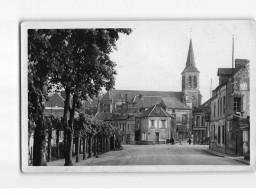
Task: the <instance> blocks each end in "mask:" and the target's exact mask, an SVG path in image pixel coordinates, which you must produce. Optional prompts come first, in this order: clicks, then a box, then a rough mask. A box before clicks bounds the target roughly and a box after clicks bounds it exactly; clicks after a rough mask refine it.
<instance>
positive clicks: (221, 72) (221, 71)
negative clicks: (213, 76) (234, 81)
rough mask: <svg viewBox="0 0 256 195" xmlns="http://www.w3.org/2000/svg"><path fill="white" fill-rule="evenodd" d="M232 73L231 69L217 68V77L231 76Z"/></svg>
mask: <svg viewBox="0 0 256 195" xmlns="http://www.w3.org/2000/svg"><path fill="white" fill-rule="evenodd" d="M232 73H233V68H218V72H217V76H219V75H226V76H231V75H232Z"/></svg>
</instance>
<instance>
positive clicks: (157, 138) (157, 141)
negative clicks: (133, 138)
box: [156, 133, 159, 144]
mask: <svg viewBox="0 0 256 195" xmlns="http://www.w3.org/2000/svg"><path fill="white" fill-rule="evenodd" d="M156 144H159V133H156Z"/></svg>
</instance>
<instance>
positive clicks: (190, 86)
mask: <svg viewBox="0 0 256 195" xmlns="http://www.w3.org/2000/svg"><path fill="white" fill-rule="evenodd" d="M188 87H189V88H192V76H189V77H188Z"/></svg>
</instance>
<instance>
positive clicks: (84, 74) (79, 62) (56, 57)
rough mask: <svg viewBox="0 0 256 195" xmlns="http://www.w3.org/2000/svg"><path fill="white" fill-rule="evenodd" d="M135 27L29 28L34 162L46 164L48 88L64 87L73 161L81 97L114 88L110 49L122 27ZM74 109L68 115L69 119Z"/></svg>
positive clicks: (66, 128) (67, 150)
mask: <svg viewBox="0 0 256 195" xmlns="http://www.w3.org/2000/svg"><path fill="white" fill-rule="evenodd" d="M131 32H132V31H131V29H54V30H51V29H50V30H49V29H48V30H47V29H46V30H35V29H31V30H29V32H28V51H29V56H28V61H29V68H28V69H29V81H28V82H29V111H30V113H33V114H32V115H33V120H34V121H35V124H36V128H35V135H34V137H35V142H34V143H35V144H34V151H35V152H34V154H35V156H34V162H35V163H33V164H34V165H37V166H39V165H43V164H45V163H44V162H43V156H44V155H43V154H44V148H45V124H44V102H45V100H46V98H47V91H50V90H51V89H52V88H53V87H54V88H56V89H57V90H58V89H61V88H64V90H65V93H66V99H65V105H64V116H63V128H64V132H65V133H64V139H65V141H64V142H66V148H65V165H66V166H70V165H72V145H73V134H74V128H73V124H74V114H75V110H76V109H77V108H78V107H80V106H81V103H80V100H82V99H84V100H86V99H87V98H88V97H92V96H97V95H98V92H99V91H100V90H101V88H102V87H105V88H106V90H110V89H112V88H113V86H114V83H115V78H114V75H115V74H116V71H115V69H114V67H115V66H116V64H115V63H114V62H113V61H112V60H111V59H110V58H109V54H110V53H111V52H112V51H113V49H116V41H117V40H118V39H119V33H124V34H126V35H129V34H130V33H131ZM68 113H69V119H68Z"/></svg>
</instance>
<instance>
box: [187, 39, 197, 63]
mask: <svg viewBox="0 0 256 195" xmlns="http://www.w3.org/2000/svg"><path fill="white" fill-rule="evenodd" d="M189 66H196V64H195V57H194V51H193V45H192V39H190V42H189V49H188V56H187V62H186V68H188V67H189Z"/></svg>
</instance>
